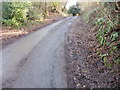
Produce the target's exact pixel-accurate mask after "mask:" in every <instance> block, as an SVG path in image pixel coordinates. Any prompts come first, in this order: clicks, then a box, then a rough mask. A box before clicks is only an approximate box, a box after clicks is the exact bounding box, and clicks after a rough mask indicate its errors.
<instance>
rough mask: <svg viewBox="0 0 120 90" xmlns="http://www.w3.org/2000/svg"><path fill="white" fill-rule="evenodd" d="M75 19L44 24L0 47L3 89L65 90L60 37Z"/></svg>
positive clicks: (61, 40) (63, 61)
mask: <svg viewBox="0 0 120 90" xmlns="http://www.w3.org/2000/svg"><path fill="white" fill-rule="evenodd" d="M76 18H77V16H75V17H68V18H65V19H62V20H60V21H58V22H56V23H53V24H51V25H48V26H47V27H45V28H42V29H40V30H38V31H36V32H34V33H32V34H30V35H28V36H26V37H24V38H21V39H19V40H18V41H16V42H15V43H13V44H11V45H9V46H8V47H6V48H4V49H3V50H2V51H1V52H2V72H0V75H2V87H3V88H65V87H67V81H66V74H65V72H64V69H65V68H64V67H65V60H64V35H65V33H66V32H67V31H68V30H69V26H70V25H71V24H72V23H73V22H74V21H75V19H76Z"/></svg>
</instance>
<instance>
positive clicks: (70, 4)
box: [66, 0, 77, 9]
mask: <svg viewBox="0 0 120 90" xmlns="http://www.w3.org/2000/svg"><path fill="white" fill-rule="evenodd" d="M76 2H77V0H68V3H67V6H66V8H67V9H69V7H70V6H72V5H75V4H76Z"/></svg>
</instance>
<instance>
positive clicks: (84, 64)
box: [65, 17, 120, 88]
mask: <svg viewBox="0 0 120 90" xmlns="http://www.w3.org/2000/svg"><path fill="white" fill-rule="evenodd" d="M67 34H68V36H66V44H65V59H66V63H67V65H66V73H67V81H68V82H67V83H68V87H69V88H114V87H119V85H120V84H119V81H118V79H119V74H118V72H117V73H115V72H114V73H113V72H112V71H113V70H112V69H111V68H107V67H105V66H104V64H103V62H102V60H101V59H100V58H99V57H98V55H97V52H96V51H97V50H96V49H97V47H98V45H97V43H96V39H95V32H93V27H90V26H89V25H87V24H85V22H84V20H83V19H82V17H79V18H78V19H77V20H76V23H74V24H73V25H72V26H71V28H70V31H69V32H68V33H67Z"/></svg>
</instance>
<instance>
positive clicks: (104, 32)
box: [83, 2, 120, 70]
mask: <svg viewBox="0 0 120 90" xmlns="http://www.w3.org/2000/svg"><path fill="white" fill-rule="evenodd" d="M119 12H120V11H119V6H118V3H117V2H111V3H110V2H105V3H99V4H97V5H96V6H95V7H92V8H90V10H89V11H88V12H85V13H84V14H83V18H84V19H85V21H86V23H87V24H91V25H92V26H93V27H95V32H96V33H97V34H96V39H97V42H98V44H99V48H98V49H97V52H98V55H99V57H100V58H101V60H102V61H103V63H104V65H105V66H106V67H110V68H114V70H117V69H118V66H119V65H120V14H119Z"/></svg>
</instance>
